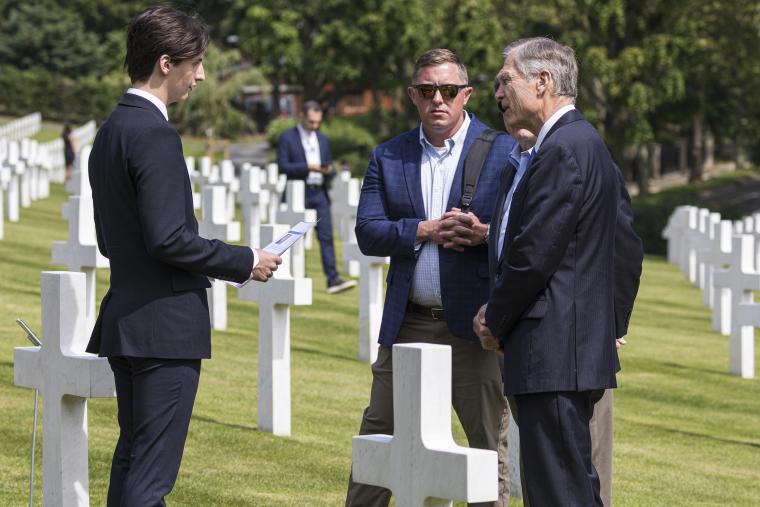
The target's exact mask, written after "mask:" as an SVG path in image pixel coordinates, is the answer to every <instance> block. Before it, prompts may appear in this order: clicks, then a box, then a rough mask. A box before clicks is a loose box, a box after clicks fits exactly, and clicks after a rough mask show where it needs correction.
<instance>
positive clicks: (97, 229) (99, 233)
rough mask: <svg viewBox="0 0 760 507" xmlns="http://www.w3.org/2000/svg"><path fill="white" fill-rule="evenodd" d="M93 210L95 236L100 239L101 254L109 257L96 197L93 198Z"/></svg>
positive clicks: (99, 248)
mask: <svg viewBox="0 0 760 507" xmlns="http://www.w3.org/2000/svg"><path fill="white" fill-rule="evenodd" d="M92 201H93V202H92V211H93V213H94V215H95V237H96V239H97V241H98V250H99V251H100V255H102V256H103V257H105V258H106V259H107V258H108V249H107V248H106V242H105V241H104V240H103V227H102V226H101V225H100V214H99V213H98V207H97V205H96V204H95V199H93V200H92Z"/></svg>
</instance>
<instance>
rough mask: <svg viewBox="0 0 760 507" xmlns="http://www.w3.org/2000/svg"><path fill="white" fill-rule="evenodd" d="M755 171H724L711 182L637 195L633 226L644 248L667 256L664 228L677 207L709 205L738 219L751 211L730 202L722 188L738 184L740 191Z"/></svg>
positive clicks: (722, 213)
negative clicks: (663, 235)
mask: <svg viewBox="0 0 760 507" xmlns="http://www.w3.org/2000/svg"><path fill="white" fill-rule="evenodd" d="M752 174H756V173H754V172H753V171H737V172H733V173H729V174H724V175H721V176H718V177H716V178H713V179H711V180H708V181H703V182H700V183H692V184H689V185H683V186H680V187H675V188H670V189H667V190H664V191H662V192H658V193H656V194H648V195H644V196H637V197H635V198H634V199H633V202H632V204H633V217H634V221H633V225H634V228H635V229H636V232H637V234H638V235H639V237H641V240H642V241H643V243H644V251H645V252H646V253H649V254H655V255H665V254H666V252H667V242H666V241H665V240H664V239H662V231H663V229H664V228H665V226H666V225H667V223H668V218H669V217H670V215H671V214H672V213H673V210H675V209H676V207H677V206H683V205H691V206H699V207H704V208H709V209H710V211H713V212H716V213H720V215H721V217H722V218H723V219H727V220H736V219H738V218H741V217H742V216H743V215H744V214H746V213H748V212H749V211H751V210H744V209H741V207H739V206H737V205H735V204H732V203H730V202H727V199H726V198H725V196H722V195H723V193H722V192H720V190H726V187H728V186H731V187H735V192H737V193H740V192H741V187H742V186H743V182H745V181H747V179H748V178H750V177H751V175H752Z"/></svg>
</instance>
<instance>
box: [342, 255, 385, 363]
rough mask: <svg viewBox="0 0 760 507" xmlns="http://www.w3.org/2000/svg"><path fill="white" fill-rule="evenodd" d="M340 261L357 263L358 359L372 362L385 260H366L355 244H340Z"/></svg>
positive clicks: (366, 257) (380, 316) (381, 311)
mask: <svg viewBox="0 0 760 507" xmlns="http://www.w3.org/2000/svg"><path fill="white" fill-rule="evenodd" d="M343 259H344V261H345V260H353V261H356V262H358V263H359V359H360V360H361V361H368V362H369V363H374V362H375V359H377V347H378V345H377V339H378V337H379V336H380V322H381V321H382V318H383V287H384V285H385V283H384V282H383V266H385V265H387V264H388V263H389V261H390V259H389V258H388V257H370V256H366V255H364V254H363V253H362V252H361V250H359V245H357V244H356V243H344V244H343Z"/></svg>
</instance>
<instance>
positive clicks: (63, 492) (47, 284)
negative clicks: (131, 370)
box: [13, 272, 116, 507]
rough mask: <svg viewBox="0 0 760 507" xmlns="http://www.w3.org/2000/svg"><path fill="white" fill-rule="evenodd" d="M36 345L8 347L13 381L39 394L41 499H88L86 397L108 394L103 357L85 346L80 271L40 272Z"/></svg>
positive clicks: (110, 385) (62, 502) (81, 502)
mask: <svg viewBox="0 0 760 507" xmlns="http://www.w3.org/2000/svg"><path fill="white" fill-rule="evenodd" d="M41 289H42V347H16V348H15V349H14V350H13V381H14V383H15V384H16V385H17V386H21V387H28V388H31V389H38V390H39V391H40V393H41V394H42V407H43V409H42V418H43V419H42V430H43V436H42V479H43V481H42V488H43V503H44V505H46V506H47V505H54V506H80V507H83V506H87V505H89V479H88V467H87V398H112V397H114V396H115V395H116V394H115V388H114V380H113V373H112V372H111V368H110V367H109V365H108V360H107V359H106V358H101V357H97V356H95V355H93V354H88V353H87V352H85V351H84V350H85V348H86V346H87V342H88V340H89V333H88V332H87V329H86V327H85V309H84V304H85V297H86V295H85V292H86V291H85V276H84V275H83V274H82V273H67V272H43V273H42V276H41Z"/></svg>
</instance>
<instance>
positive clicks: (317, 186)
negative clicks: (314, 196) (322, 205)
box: [306, 185, 322, 190]
mask: <svg viewBox="0 0 760 507" xmlns="http://www.w3.org/2000/svg"><path fill="white" fill-rule="evenodd" d="M306 188H307V189H309V190H321V189H322V185H306Z"/></svg>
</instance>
